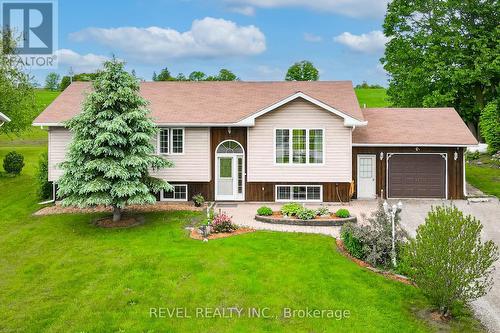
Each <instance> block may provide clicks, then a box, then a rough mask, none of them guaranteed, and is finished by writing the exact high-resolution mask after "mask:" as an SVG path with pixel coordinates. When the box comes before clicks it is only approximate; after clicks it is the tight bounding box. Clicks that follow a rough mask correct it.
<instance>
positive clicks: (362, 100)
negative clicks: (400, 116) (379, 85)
mask: <svg viewBox="0 0 500 333" xmlns="http://www.w3.org/2000/svg"><path fill="white" fill-rule="evenodd" d="M354 91H355V92H356V96H357V97H358V101H359V105H360V106H361V107H363V106H364V105H365V104H366V107H367V108H379V107H388V106H390V104H389V101H388V100H387V94H386V90H385V89H354Z"/></svg>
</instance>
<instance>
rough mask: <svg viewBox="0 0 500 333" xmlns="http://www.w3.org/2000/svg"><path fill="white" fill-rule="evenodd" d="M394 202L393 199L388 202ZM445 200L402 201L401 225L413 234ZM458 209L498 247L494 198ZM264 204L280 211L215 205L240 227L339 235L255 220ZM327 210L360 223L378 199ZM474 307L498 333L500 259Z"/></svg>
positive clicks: (499, 208) (498, 209)
mask: <svg viewBox="0 0 500 333" xmlns="http://www.w3.org/2000/svg"><path fill="white" fill-rule="evenodd" d="M390 203H391V204H392V203H395V202H392V201H391V202H390ZM450 203H451V201H447V200H403V211H402V213H401V220H402V225H403V227H404V228H405V229H406V230H407V231H408V232H409V233H410V235H412V236H414V235H415V232H416V229H417V227H418V226H419V225H420V224H422V223H424V222H425V216H426V215H427V212H428V211H429V210H430V208H431V206H433V205H434V206H435V205H441V204H447V205H448V204H450ZM453 204H455V205H456V206H457V207H458V209H460V210H461V211H462V212H464V213H465V214H471V215H473V216H475V217H476V218H478V219H479V220H480V221H481V222H482V224H483V226H484V229H483V238H484V239H491V240H493V241H494V242H495V243H496V244H497V245H498V246H499V247H500V203H499V201H498V199H496V198H490V199H489V201H488V202H475V203H469V202H468V201H466V200H457V201H453ZM262 205H266V206H269V207H271V208H272V209H273V210H279V208H280V207H281V206H282V205H281V204H277V203H238V204H228V205H225V204H223V203H222V204H220V203H219V204H217V205H216V207H215V209H216V211H219V210H221V211H223V212H226V213H227V214H229V215H231V216H232V217H233V221H234V222H235V223H236V224H238V225H241V226H245V227H249V228H254V229H258V230H272V231H282V232H304V233H315V234H325V235H329V236H332V237H339V235H340V227H309V226H289V225H273V224H268V223H263V222H257V221H255V219H254V216H255V213H256V211H257V209H258V208H259V207H261V206H262ZM325 206H328V207H329V209H330V211H336V210H337V209H339V208H347V209H349V211H350V212H351V214H354V215H356V216H357V217H358V221H360V222H361V223H362V218H361V216H362V215H364V214H367V215H369V214H370V213H371V212H373V211H374V210H376V208H377V202H376V201H375V200H368V201H363V200H356V201H352V202H350V203H347V204H343V205H341V204H336V203H331V204H325ZM306 207H309V208H317V207H319V205H318V204H307V205H306ZM472 306H473V309H474V311H475V312H476V315H477V317H478V318H479V319H480V320H481V321H482V322H483V323H484V324H485V325H486V327H488V329H489V330H490V331H491V332H500V262H497V263H496V271H495V272H494V286H493V289H492V290H491V291H490V292H489V293H488V295H486V296H484V297H482V298H480V299H479V300H477V301H475V302H474V303H473V304H472Z"/></svg>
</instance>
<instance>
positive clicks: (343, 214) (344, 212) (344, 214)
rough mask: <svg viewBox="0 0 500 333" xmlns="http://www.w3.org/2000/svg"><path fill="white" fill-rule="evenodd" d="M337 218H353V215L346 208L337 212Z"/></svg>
mask: <svg viewBox="0 0 500 333" xmlns="http://www.w3.org/2000/svg"><path fill="white" fill-rule="evenodd" d="M335 216H337V217H341V218H346V217H349V216H351V213H349V211H348V210H347V209H345V208H340V209H339V210H337V211H336V212H335Z"/></svg>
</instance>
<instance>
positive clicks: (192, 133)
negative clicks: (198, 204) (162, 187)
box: [151, 127, 211, 182]
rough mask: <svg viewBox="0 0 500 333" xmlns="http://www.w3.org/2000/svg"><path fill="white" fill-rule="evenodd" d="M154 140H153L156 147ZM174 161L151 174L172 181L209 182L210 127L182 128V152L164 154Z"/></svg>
mask: <svg viewBox="0 0 500 333" xmlns="http://www.w3.org/2000/svg"><path fill="white" fill-rule="evenodd" d="M156 144H157V143H156V141H155V142H154V145H155V148H156ZM165 158H166V159H167V160H169V161H172V162H173V163H174V167H173V168H166V169H161V170H158V171H154V172H152V173H151V175H152V176H155V177H158V178H162V179H165V180H167V181H172V182H174V181H175V182H180V181H184V182H209V181H210V180H211V167H210V165H211V155H210V129H209V128H207V127H203V128H197V127H190V128H185V129H184V153H183V154H180V155H175V154H174V155H165Z"/></svg>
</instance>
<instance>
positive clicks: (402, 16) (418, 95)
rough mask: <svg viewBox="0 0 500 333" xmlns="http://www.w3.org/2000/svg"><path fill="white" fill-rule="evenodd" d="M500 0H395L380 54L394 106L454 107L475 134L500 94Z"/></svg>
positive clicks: (386, 21)
mask: <svg viewBox="0 0 500 333" xmlns="http://www.w3.org/2000/svg"><path fill="white" fill-rule="evenodd" d="M499 12H500V2H499V1H497V0H484V1H435V0H423V1H415V0H411V1H408V0H393V1H391V2H390V3H389V5H388V10H387V14H386V17H385V20H384V25H383V26H384V33H385V35H386V36H387V37H389V38H390V40H389V42H388V43H387V44H386V49H385V55H384V57H383V58H382V59H381V61H382V64H383V65H384V68H385V70H386V71H387V72H388V73H389V89H388V91H387V93H388V96H389V98H390V100H391V103H392V104H393V105H394V106H406V107H434V106H452V107H455V108H456V109H457V111H458V112H459V113H460V115H461V116H462V118H463V119H464V121H466V122H467V123H468V124H469V127H470V128H471V129H472V130H473V132H474V133H475V134H476V133H477V132H476V131H477V124H478V121H479V117H480V113H481V111H482V110H483V108H484V107H485V105H486V104H488V102H489V101H491V100H494V99H496V98H497V97H498V94H499V89H500V88H499V83H500V82H499V80H500V75H499V73H500V43H499V42H498V40H499V38H500V28H499V24H498V13H499Z"/></svg>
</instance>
